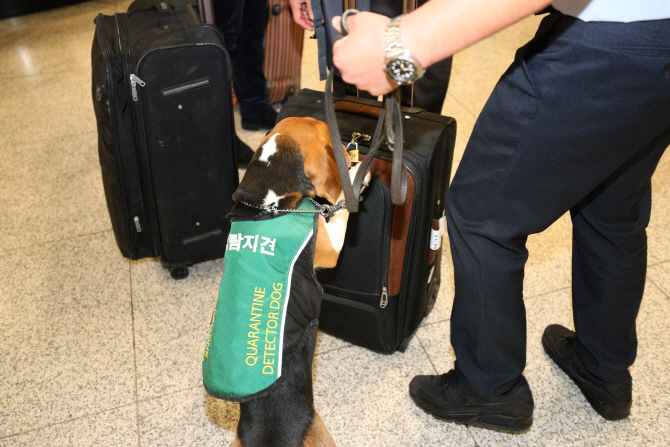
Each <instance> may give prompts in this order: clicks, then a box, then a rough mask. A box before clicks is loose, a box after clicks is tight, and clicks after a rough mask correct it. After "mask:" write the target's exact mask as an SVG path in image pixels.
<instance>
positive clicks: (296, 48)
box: [264, 0, 303, 103]
mask: <svg viewBox="0 0 670 447" xmlns="http://www.w3.org/2000/svg"><path fill="white" fill-rule="evenodd" d="M302 44H303V29H302V28H301V27H300V26H299V25H297V24H296V23H295V22H294V21H293V16H292V14H291V7H290V6H289V2H288V0H270V20H269V21H268V29H267V32H266V34H265V67H264V70H265V78H266V79H267V85H268V88H269V89H270V102H272V103H276V102H284V101H285V100H286V99H288V98H289V97H291V96H293V95H294V94H295V93H296V92H297V91H298V90H300V63H301V61H302V46H303V45H302Z"/></svg>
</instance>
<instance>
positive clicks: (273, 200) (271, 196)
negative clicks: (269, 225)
mask: <svg viewBox="0 0 670 447" xmlns="http://www.w3.org/2000/svg"><path fill="white" fill-rule="evenodd" d="M283 198H284V196H278V195H277V194H276V193H275V192H274V191H273V190H271V189H268V195H266V196H265V199H263V206H270V205H273V204H277V205H279V201H280V200H281V199H283Z"/></svg>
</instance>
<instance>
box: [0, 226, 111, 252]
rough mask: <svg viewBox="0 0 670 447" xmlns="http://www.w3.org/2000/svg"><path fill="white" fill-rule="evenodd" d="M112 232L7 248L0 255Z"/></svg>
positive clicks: (107, 231) (101, 231)
mask: <svg viewBox="0 0 670 447" xmlns="http://www.w3.org/2000/svg"><path fill="white" fill-rule="evenodd" d="M112 231H113V230H112V229H111V228H110V229H108V230H100V231H95V232H93V233H84V234H78V235H76V236H71V237H66V238H62V239H54V240H50V241H44V242H40V243H37V244H32V245H24V246H22V247H14V248H6V249H2V250H0V254H5V253H10V252H13V251H21V250H29V249H31V248H36V247H43V246H46V245H54V244H57V243H59V242H68V241H72V240H75V239H80V238H85V237H91V236H97V235H100V234H104V233H110V232H112Z"/></svg>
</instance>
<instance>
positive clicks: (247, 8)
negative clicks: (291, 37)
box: [214, 0, 272, 120]
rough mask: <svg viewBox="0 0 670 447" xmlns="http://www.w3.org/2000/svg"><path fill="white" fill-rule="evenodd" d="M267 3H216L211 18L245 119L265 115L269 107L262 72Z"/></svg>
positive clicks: (239, 0)
mask: <svg viewBox="0 0 670 447" xmlns="http://www.w3.org/2000/svg"><path fill="white" fill-rule="evenodd" d="M269 16H270V6H269V4H268V0H215V1H214V19H215V20H216V25H217V26H218V27H219V28H220V29H221V32H222V33H223V38H224V45H225V46H226V50H227V51H228V54H230V57H231V59H232V65H233V86H234V88H235V95H236V96H237V100H238V103H239V105H240V114H241V115H242V118H244V119H247V120H249V119H255V118H260V117H263V116H265V115H267V114H268V113H269V112H270V109H271V108H272V106H271V105H270V102H269V100H268V97H269V92H268V88H267V85H266V80H265V74H264V73H263V61H264V58H265V30H266V28H267V26H268V18H269Z"/></svg>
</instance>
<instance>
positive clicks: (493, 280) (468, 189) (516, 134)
mask: <svg viewBox="0 0 670 447" xmlns="http://www.w3.org/2000/svg"><path fill="white" fill-rule="evenodd" d="M668 36H670V20H662V21H661V20H659V21H648V22H635V23H630V24H624V23H606V22H583V21H581V20H578V19H575V18H571V17H568V16H564V15H562V14H560V13H552V14H550V15H549V16H547V17H546V18H545V19H544V20H543V22H542V24H541V25H540V28H539V30H538V32H537V34H536V36H535V37H534V38H533V40H532V41H531V42H529V43H528V44H527V45H525V46H524V47H522V48H521V49H519V51H518V52H517V55H516V59H515V61H514V63H513V64H512V65H511V66H510V68H509V69H508V70H507V72H506V73H505V74H504V75H503V77H502V78H501V79H500V81H499V83H498V85H497V86H496V88H495V90H494V91H493V93H492V94H491V97H490V98H489V100H488V102H487V103H486V106H485V107H484V109H483V110H482V113H481V115H480V116H479V118H478V120H477V123H476V125H475V128H474V131H473V133H472V137H471V138H470V141H469V143H468V146H467V148H466V150H465V154H464V156H463V159H462V161H461V163H460V166H459V167H458V171H457V172H456V176H455V178H454V181H453V183H452V185H451V188H450V190H449V194H448V200H447V207H446V212H447V218H448V222H449V238H450V242H451V250H452V256H453V261H454V274H455V288H456V296H455V301H454V306H453V313H452V318H451V342H452V345H453V348H454V351H455V353H456V357H457V364H456V369H457V370H458V371H459V372H460V373H461V375H462V376H463V378H464V379H465V381H466V383H467V384H468V386H469V387H470V388H471V389H472V390H473V391H474V392H476V393H478V394H480V395H484V396H486V395H500V394H502V393H504V392H506V391H508V390H509V389H511V388H512V387H513V386H514V385H515V384H516V382H517V381H518V379H519V377H520V375H521V373H522V371H523V370H524V367H525V363H526V315H525V308H524V302H523V290H522V289H523V276H524V264H525V263H526V260H527V258H528V252H527V250H526V239H527V237H528V235H530V234H534V233H539V232H541V231H543V230H545V229H546V228H547V227H548V226H549V225H551V224H552V223H553V222H554V221H556V220H557V219H558V218H559V217H561V216H562V215H563V214H564V213H566V212H568V211H569V212H570V215H571V217H572V222H573V283H572V300H573V311H574V323H575V330H576V333H577V342H576V346H575V348H576V350H577V352H578V353H579V355H580V356H581V358H582V360H583V361H584V364H585V366H586V368H587V369H588V370H589V371H590V372H592V373H593V374H595V375H597V376H598V377H600V378H602V379H604V380H606V381H608V382H611V383H622V382H625V381H627V380H628V379H630V374H629V372H628V367H629V366H630V365H632V363H633V361H634V360H635V356H636V350H637V338H636V331H635V319H636V316H637V313H638V309H639V307H640V301H641V299H642V295H643V293H644V284H645V276H646V264H647V237H646V231H645V228H646V227H647V224H648V222H649V215H650V210H651V177H652V174H653V173H654V170H655V168H656V166H657V164H658V162H659V159H660V158H661V156H662V154H663V151H664V150H665V148H666V147H667V146H668V145H669V144H670V40H668ZM549 323H552V322H551V321H547V324H549ZM532 341H533V342H537V343H539V342H540V340H539V337H538V339H537V340H535V339H533V340H532Z"/></svg>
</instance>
